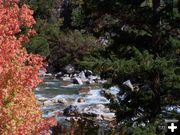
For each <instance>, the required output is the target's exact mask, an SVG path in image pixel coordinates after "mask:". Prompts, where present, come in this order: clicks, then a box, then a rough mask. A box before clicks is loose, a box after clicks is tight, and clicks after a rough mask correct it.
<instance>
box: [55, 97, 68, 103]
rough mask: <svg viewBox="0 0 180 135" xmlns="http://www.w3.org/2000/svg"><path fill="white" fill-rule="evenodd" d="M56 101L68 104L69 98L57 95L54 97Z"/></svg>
mask: <svg viewBox="0 0 180 135" xmlns="http://www.w3.org/2000/svg"><path fill="white" fill-rule="evenodd" d="M52 101H53V102H54V103H62V104H67V100H66V99H64V98H62V97H61V96H56V97H54V98H53V99H52Z"/></svg>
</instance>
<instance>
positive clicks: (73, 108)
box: [63, 105, 79, 116]
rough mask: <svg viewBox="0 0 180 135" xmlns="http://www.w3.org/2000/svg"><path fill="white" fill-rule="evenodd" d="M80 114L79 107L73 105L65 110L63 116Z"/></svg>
mask: <svg viewBox="0 0 180 135" xmlns="http://www.w3.org/2000/svg"><path fill="white" fill-rule="evenodd" d="M78 114H79V113H78V109H77V106H73V105H70V106H68V107H67V108H66V109H64V112H63V115H65V116H77V115H78Z"/></svg>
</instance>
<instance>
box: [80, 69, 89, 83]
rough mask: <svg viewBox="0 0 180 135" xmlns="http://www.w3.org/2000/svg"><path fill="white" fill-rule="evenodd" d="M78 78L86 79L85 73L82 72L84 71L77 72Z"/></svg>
mask: <svg viewBox="0 0 180 135" xmlns="http://www.w3.org/2000/svg"><path fill="white" fill-rule="evenodd" d="M79 78H81V80H82V81H84V82H85V81H87V78H86V76H85V73H84V71H81V72H80V73H79Z"/></svg>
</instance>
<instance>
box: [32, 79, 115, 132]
mask: <svg viewBox="0 0 180 135" xmlns="http://www.w3.org/2000/svg"><path fill="white" fill-rule="evenodd" d="M83 88H84V89H83ZM101 90H102V88H101V86H98V85H94V86H90V85H89V86H88V85H77V84H76V85H75V84H71V83H70V82H66V81H61V80H58V79H54V78H51V79H44V81H43V82H42V83H41V84H40V85H39V86H38V87H37V88H35V95H36V98H37V100H42V99H43V101H41V102H40V104H41V110H42V115H43V117H50V116H52V115H53V114H54V113H55V112H59V113H60V114H61V115H59V116H58V117H57V120H58V122H59V123H60V124H62V125H64V126H65V127H69V128H70V127H72V125H74V123H76V125H78V126H77V128H79V129H78V133H76V134H77V135H78V134H84V135H86V134H87V135H88V134H90V135H91V134H92V135H96V134H97V135H103V134H104V133H105V131H106V129H107V128H106V127H107V125H109V124H110V121H114V117H115V114H114V113H113V112H111V111H110V110H109V108H107V107H106V106H107V105H108V104H109V100H107V99H106V98H105V97H103V96H102V94H101ZM59 99H61V100H62V99H63V101H65V103H62V102H55V103H51V102H49V101H56V100H59ZM78 99H82V100H83V101H82V102H78ZM45 103H48V104H45ZM70 105H71V106H75V107H76V108H77V110H78V112H81V113H83V114H86V115H87V117H86V118H81V120H80V121H79V120H78V122H79V123H78V124H77V121H76V122H75V121H74V122H72V120H71V118H74V117H72V116H65V115H63V110H64V109H65V108H67V107H68V106H70ZM92 114H96V116H97V117H96V118H95V120H94V117H89V115H90V116H91V115H92ZM102 115H103V119H102V117H101V116H102ZM75 117H76V116H75ZM84 120H86V123H83V122H82V121H84ZM91 120H92V121H93V122H94V123H93V122H92V121H91ZM79 124H80V125H79ZM81 124H82V125H81ZM84 124H85V125H86V127H85V126H84ZM82 126H83V129H84V130H82ZM79 130H81V131H79ZM80 132H81V133H80ZM108 132H109V130H108Z"/></svg>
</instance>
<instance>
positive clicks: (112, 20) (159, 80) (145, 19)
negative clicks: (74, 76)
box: [82, 0, 180, 125]
mask: <svg viewBox="0 0 180 135" xmlns="http://www.w3.org/2000/svg"><path fill="white" fill-rule="evenodd" d="M86 2H87V3H85V5H86V10H88V14H89V15H88V17H89V20H93V21H92V22H93V23H92V24H91V28H92V29H91V30H92V31H93V33H94V34H95V35H97V36H105V37H107V38H108V39H109V40H110V41H111V42H110V43H111V44H110V45H109V46H107V47H106V49H105V50H101V51H100V52H99V53H97V54H93V55H91V56H88V57H87V58H86V59H84V61H83V62H82V64H83V65H85V66H87V67H89V68H91V69H93V70H95V71H96V72H97V73H100V74H101V75H102V76H103V77H106V78H108V80H110V82H109V83H111V84H118V85H119V86H120V87H121V89H122V91H121V93H119V94H118V95H117V97H116V98H115V97H113V96H109V98H110V99H111V103H112V105H111V108H112V109H114V110H115V111H116V116H117V121H118V122H123V121H124V122H125V123H126V124H127V123H129V124H130V125H132V124H133V123H134V122H137V123H141V122H144V123H148V122H149V121H150V123H153V122H154V121H156V118H157V117H160V116H161V118H168V117H176V118H178V117H179V116H178V113H177V112H168V111H167V110H165V107H167V106H170V105H175V106H176V105H177V104H179V100H178V98H179V95H178V91H179V90H180V87H179V84H178V83H179V82H180V76H179V62H178V61H179V60H178V59H179V56H178V55H179V51H178V50H179V48H180V46H179V44H178V43H179V40H180V38H179V36H178V34H179V32H178V31H179V30H178V29H179V26H178V21H179V19H180V18H179V12H178V10H177V7H175V6H174V5H176V3H174V4H173V1H170V0H169V1H168V0H164V1H160V0H149V1H145V0H139V1H134V0H128V1H123V0H115V1H108V0H104V1H95V0H86ZM173 6H174V7H173ZM86 13H87V12H86ZM86 16H87V15H86ZM126 80H131V82H132V83H133V84H136V86H135V87H136V88H138V89H139V90H137V91H131V90H130V89H127V88H125V87H124V85H122V83H123V82H124V81H126ZM123 95H124V96H125V97H124V98H122V97H123ZM160 114H161V115H160ZM132 118H136V119H134V120H132Z"/></svg>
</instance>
